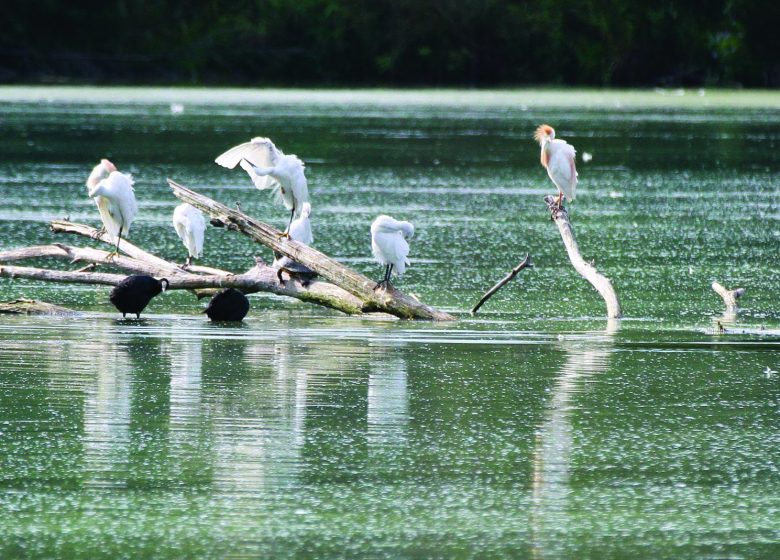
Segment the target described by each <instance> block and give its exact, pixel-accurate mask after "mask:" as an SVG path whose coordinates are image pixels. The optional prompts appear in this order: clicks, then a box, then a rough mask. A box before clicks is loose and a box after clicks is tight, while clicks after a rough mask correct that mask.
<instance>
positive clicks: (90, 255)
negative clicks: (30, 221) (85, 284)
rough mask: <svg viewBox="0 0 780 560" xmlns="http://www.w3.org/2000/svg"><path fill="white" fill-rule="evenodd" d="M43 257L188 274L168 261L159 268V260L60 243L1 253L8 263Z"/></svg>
mask: <svg viewBox="0 0 780 560" xmlns="http://www.w3.org/2000/svg"><path fill="white" fill-rule="evenodd" d="M41 257H53V258H58V259H67V260H68V261H70V262H72V263H75V262H87V263H90V264H95V265H113V266H116V267H117V268H121V269H122V270H126V271H127V272H131V273H133V274H148V275H149V276H158V277H162V276H166V275H169V276H170V275H175V274H186V273H187V272H186V271H184V270H182V269H180V268H178V267H175V266H169V265H170V263H168V262H167V261H163V262H165V263H166V266H164V267H159V266H156V261H157V259H155V260H154V261H153V262H154V263H155V264H149V263H146V262H144V261H141V260H138V259H135V258H133V257H125V256H123V255H114V256H111V254H110V253H108V252H107V251H101V250H100V249H92V248H90V247H71V246H69V245H61V244H59V243H53V244H51V245H35V246H33V247H23V248H21V249H11V250H9V251H2V252H0V262H6V263H7V262H14V261H20V260H25V259H34V258H41Z"/></svg>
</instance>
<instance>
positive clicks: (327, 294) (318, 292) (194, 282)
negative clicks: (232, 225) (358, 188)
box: [0, 265, 363, 315]
mask: <svg viewBox="0 0 780 560" xmlns="http://www.w3.org/2000/svg"><path fill="white" fill-rule="evenodd" d="M0 278H25V279H30V280H46V281H48V282H67V283H73V284H103V285H106V286H115V285H116V284H118V283H119V282H121V281H122V280H123V279H124V278H125V275H123V274H110V273H105V272H73V271H68V270H48V269H45V268H33V267H22V266H6V265H0ZM166 278H167V279H168V281H169V282H170V285H169V286H168V288H169V289H171V290H199V289H210V288H212V289H213V288H216V289H222V288H236V289H239V290H241V291H243V292H246V293H253V292H270V293H274V294H277V295H282V296H290V297H294V298H297V299H300V300H302V301H307V302H310V303H316V304H319V305H323V306H326V307H330V308H333V309H337V310H338V311H343V312H344V313H348V314H351V315H359V314H361V313H363V302H362V301H360V300H359V299H358V298H356V297H355V296H352V295H351V294H348V293H347V292H345V291H344V290H342V289H340V288H339V287H338V286H334V285H333V284H329V283H327V282H321V281H317V280H314V281H312V282H311V283H309V284H307V285H306V286H304V285H303V284H302V283H300V282H298V281H297V280H290V281H287V282H285V283H283V284H280V283H279V281H278V279H277V278H276V271H275V270H274V269H273V268H271V267H269V266H267V265H258V266H255V267H254V268H252V269H250V270H249V271H247V272H245V273H243V274H235V275H231V276H216V275H212V276H200V275H196V274H188V273H186V272H184V273H181V274H176V275H171V276H166Z"/></svg>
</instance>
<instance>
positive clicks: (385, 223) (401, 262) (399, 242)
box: [371, 215, 414, 290]
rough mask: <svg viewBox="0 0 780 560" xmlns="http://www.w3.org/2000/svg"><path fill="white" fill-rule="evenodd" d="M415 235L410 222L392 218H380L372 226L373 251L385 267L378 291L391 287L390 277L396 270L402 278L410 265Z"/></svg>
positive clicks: (377, 285)
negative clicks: (411, 241) (380, 287)
mask: <svg viewBox="0 0 780 560" xmlns="http://www.w3.org/2000/svg"><path fill="white" fill-rule="evenodd" d="M413 235H414V226H413V225H412V224H411V223H410V222H403V221H399V220H395V219H393V218H391V217H390V216H384V215H382V216H379V217H377V219H376V220H374V223H373V224H371V249H372V251H373V253H374V258H375V259H376V261H377V262H378V263H379V264H383V265H385V267H386V268H385V276H384V278H383V279H382V280H380V281H379V282H377V284H376V286H374V289H375V290H376V289H377V288H378V287H379V286H381V285H382V284H384V285H385V288H387V287H388V286H390V275H391V274H392V272H393V269H395V273H396V275H398V276H402V275H403V273H404V272H405V271H406V267H407V266H408V265H409V259H407V258H406V257H407V256H408V255H409V243H408V242H407V241H406V240H407V239H411V238H412V236H413Z"/></svg>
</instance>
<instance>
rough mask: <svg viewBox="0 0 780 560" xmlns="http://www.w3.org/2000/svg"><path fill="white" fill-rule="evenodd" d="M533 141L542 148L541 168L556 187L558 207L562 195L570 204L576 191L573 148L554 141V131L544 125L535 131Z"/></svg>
mask: <svg viewBox="0 0 780 560" xmlns="http://www.w3.org/2000/svg"><path fill="white" fill-rule="evenodd" d="M534 140H536V141H537V142H539V145H540V146H541V147H542V158H541V159H542V166H543V167H544V168H546V169H547V174H548V175H549V176H550V179H552V182H553V183H555V186H556V187H558V206H562V204H563V197H564V195H566V200H568V201H569V202H571V201H572V200H574V194H575V190H576V189H577V168H576V167H575V165H574V156H575V154H576V151H575V150H574V147H573V146H572V145H571V144H568V143H567V142H566V141H565V140H556V138H555V129H553V127H551V126H549V125H546V124H543V125H541V126H540V127H539V128H537V129H536V132H535V133H534Z"/></svg>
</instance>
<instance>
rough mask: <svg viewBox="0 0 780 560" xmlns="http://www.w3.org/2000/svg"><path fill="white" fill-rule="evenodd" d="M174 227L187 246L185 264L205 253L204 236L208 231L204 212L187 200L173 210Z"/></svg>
mask: <svg viewBox="0 0 780 560" xmlns="http://www.w3.org/2000/svg"><path fill="white" fill-rule="evenodd" d="M173 228H174V229H175V230H176V234H177V235H178V236H179V239H181V242H182V243H184V246H185V247H186V248H187V252H188V253H189V255H188V256H187V262H186V263H185V264H184V266H185V267H186V266H189V265H190V264H192V259H198V258H200V256H201V255H202V254H203V236H204V235H205V233H206V220H205V219H204V218H203V213H202V212H201V211H200V210H198V209H197V208H195V207H194V206H192V205H190V204H187V203H186V202H185V203H183V204H179V205H178V206H177V207H176V209H175V210H174V211H173Z"/></svg>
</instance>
